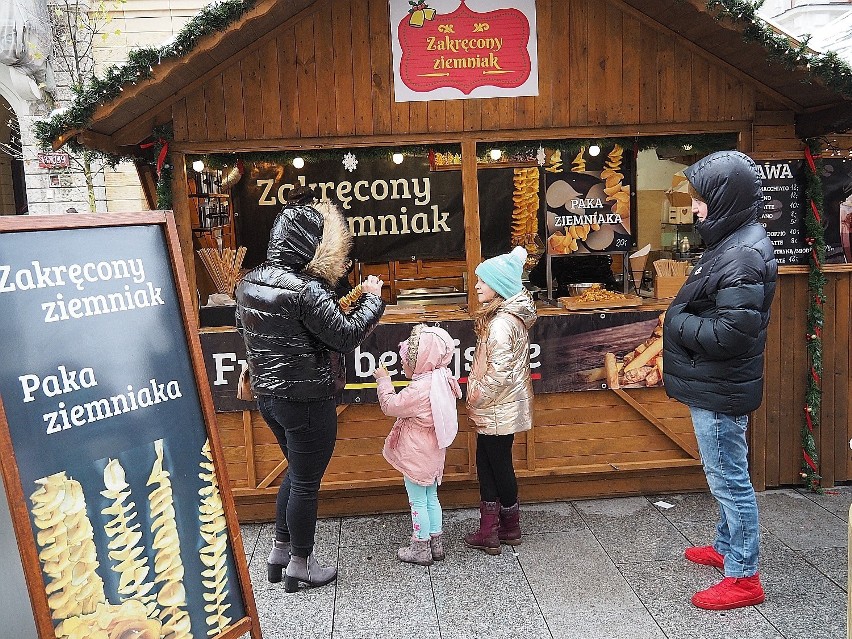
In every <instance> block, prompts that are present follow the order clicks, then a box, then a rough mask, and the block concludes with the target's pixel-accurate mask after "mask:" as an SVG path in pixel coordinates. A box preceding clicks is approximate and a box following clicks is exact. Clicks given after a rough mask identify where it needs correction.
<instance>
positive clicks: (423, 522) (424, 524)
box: [405, 477, 443, 539]
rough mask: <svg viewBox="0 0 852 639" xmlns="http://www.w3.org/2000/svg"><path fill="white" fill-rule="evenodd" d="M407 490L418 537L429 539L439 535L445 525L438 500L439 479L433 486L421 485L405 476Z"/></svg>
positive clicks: (412, 523) (413, 525)
mask: <svg viewBox="0 0 852 639" xmlns="http://www.w3.org/2000/svg"><path fill="white" fill-rule="evenodd" d="M405 490H406V492H407V493H408V503H409V505H410V506H411V525H412V528H413V530H414V536H415V537H417V539H429V535H437V534H439V533H440V532H441V530H442V526H443V511H442V510H441V502H439V501H438V481H437V480H435V481H434V482H433V483H432V485H431V486H421V485H420V484H416V483H414V482H413V481H411V480H410V479H409V478H408V477H406V478H405Z"/></svg>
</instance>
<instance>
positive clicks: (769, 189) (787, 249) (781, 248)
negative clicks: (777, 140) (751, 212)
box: [757, 160, 808, 266]
mask: <svg viewBox="0 0 852 639" xmlns="http://www.w3.org/2000/svg"><path fill="white" fill-rule="evenodd" d="M803 165H804V161H803V160H771V161H764V162H759V163H758V164H757V168H758V170H759V172H760V177H761V180H762V181H763V213H762V214H761V217H760V223H761V224H763V226H764V227H765V228H766V234H767V235H768V236H769V239H770V240H772V246H774V247H775V259H776V260H777V261H778V265H779V266H781V265H790V264H807V262H808V245H807V244H806V243H805V235H806V234H805V219H804V218H805V209H804V193H805V175H804V171H803V168H804V166H803Z"/></svg>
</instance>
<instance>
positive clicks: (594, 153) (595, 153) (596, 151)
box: [589, 144, 601, 157]
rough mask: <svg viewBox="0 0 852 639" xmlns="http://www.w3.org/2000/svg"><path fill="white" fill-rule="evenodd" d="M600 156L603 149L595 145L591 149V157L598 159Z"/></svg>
mask: <svg viewBox="0 0 852 639" xmlns="http://www.w3.org/2000/svg"><path fill="white" fill-rule="evenodd" d="M600 154H601V147H599V146H598V145H597V144H593V145H592V146H590V147H589V155H591V156H592V157H596V156H598V155H600Z"/></svg>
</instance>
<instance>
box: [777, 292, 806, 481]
mask: <svg viewBox="0 0 852 639" xmlns="http://www.w3.org/2000/svg"><path fill="white" fill-rule="evenodd" d="M797 279H798V278H795V277H794V279H793V281H792V282H791V284H792V286H789V287H783V290H780V291H779V292H780V293H781V294H782V295H781V300H780V302H781V304H780V305H779V306H778V308H777V311H780V313H779V314H780V316H781V324H782V327H783V328H782V332H781V358H780V360H779V364H780V366H779V368H780V370H782V371H789V374H787V375H781V376H780V377H779V380H778V382H779V385H780V387H781V389H782V392H781V397H787V398H790V400H792V401H784V402H779V403H780V406H779V417H780V424H779V429H778V430H779V440H778V479H777V481H778V484H776V485H779V484H781V483H789V482H790V480H791V475H792V472H791V471H790V470H789V468H788V466H789V462H790V460H791V459H792V456H793V449H794V447H795V446H794V442H793V438H792V437H789V436H786V433H785V432H784V431H785V429H784V428H783V425H784V424H796V425H799V424H800V423H801V422H800V421H799V419H800V417H801V406H796V405H794V404H795V387H796V381H795V378H796V377H797V376H798V374H797V369H796V361H795V351H794V350H792V349H790V348H788V346H789V344H788V339H789V337H788V331H791V330H793V327H794V326H795V323H796V315H797V314H798V309H796V307H795V303H796V288H797V287H798V285H799V283H798V281H797Z"/></svg>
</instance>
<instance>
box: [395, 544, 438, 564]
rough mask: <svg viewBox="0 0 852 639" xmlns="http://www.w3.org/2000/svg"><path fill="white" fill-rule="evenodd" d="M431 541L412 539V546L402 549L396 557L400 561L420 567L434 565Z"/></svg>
mask: <svg viewBox="0 0 852 639" xmlns="http://www.w3.org/2000/svg"><path fill="white" fill-rule="evenodd" d="M430 544H431V539H418V538H417V537H412V538H411V544H410V545H409V546H406V547H405V548H400V549H399V550H398V551H397V553H396V556H397V558H398V559H399V560H400V561H404V562H405V563H407V564H417V565H418V566H431V565H432V548H431V547H430Z"/></svg>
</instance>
